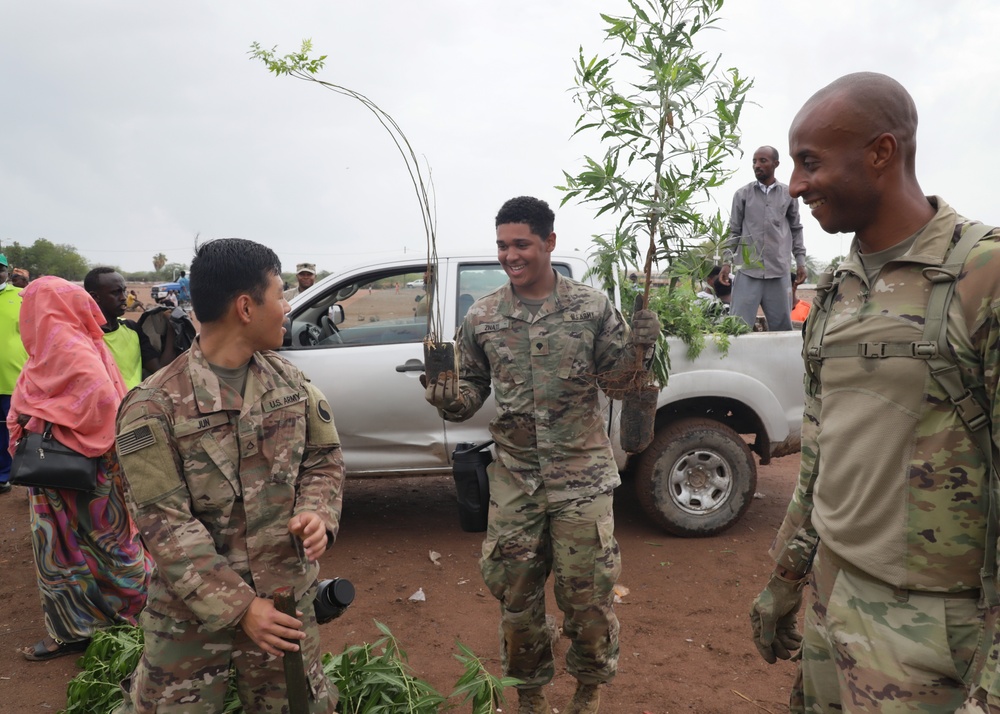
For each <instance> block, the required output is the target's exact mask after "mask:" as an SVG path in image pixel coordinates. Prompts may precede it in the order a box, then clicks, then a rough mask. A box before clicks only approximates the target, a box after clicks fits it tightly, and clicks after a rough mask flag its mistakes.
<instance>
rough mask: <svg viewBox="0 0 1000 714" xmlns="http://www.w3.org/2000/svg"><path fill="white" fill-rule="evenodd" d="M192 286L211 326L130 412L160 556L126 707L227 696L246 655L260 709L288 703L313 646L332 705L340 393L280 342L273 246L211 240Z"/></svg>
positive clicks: (142, 518) (244, 688) (250, 690)
mask: <svg viewBox="0 0 1000 714" xmlns="http://www.w3.org/2000/svg"><path fill="white" fill-rule="evenodd" d="M191 299H192V302H193V307H194V310H195V312H196V314H197V315H198V318H199V320H200V322H201V335H200V336H199V338H198V339H197V340H196V341H195V342H194V344H193V346H192V347H191V349H190V350H189V351H188V352H186V353H184V354H183V355H181V356H180V357H178V358H177V359H176V360H174V362H172V363H171V364H170V365H169V366H168V367H165V368H164V369H162V370H160V371H159V372H158V373H156V374H155V375H153V376H152V377H151V378H149V379H148V380H146V381H145V382H144V383H143V384H142V385H141V386H140V387H139V388H137V389H135V390H133V391H132V392H131V393H130V394H129V395H128V397H127V398H126V399H125V401H124V402H123V404H122V407H121V410H120V411H119V416H118V441H117V444H118V453H119V457H120V459H121V462H122V466H123V467H124V471H125V476H126V481H127V487H128V488H127V495H128V500H129V506H130V509H131V511H132V514H133V516H134V518H135V521H136V524H137V525H138V527H139V530H140V532H141V534H142V538H143V541H144V542H145V543H146V545H147V548H148V550H149V552H150V554H151V555H152V556H153V558H154V560H155V561H156V573H155V575H154V576H153V580H152V582H151V584H150V589H149V598H148V601H147V607H146V610H145V612H144V613H143V615H142V617H141V621H140V622H141V625H142V628H143V635H144V637H145V650H144V652H143V656H142V659H141V660H140V662H139V665H138V666H137V668H136V670H135V672H133V674H132V677H131V678H130V681H129V682H128V683H127V684H126V689H127V690H128V693H127V696H126V700H125V703H124V704H123V705H122V708H121V709H120V710H119V711H121V712H133V711H136V712H153V711H185V712H206V713H207V712H220V711H222V709H223V701H224V699H225V695H226V689H227V683H228V680H229V672H230V668H231V667H232V668H233V670H234V671H235V676H236V680H237V688H238V691H239V696H240V700H241V701H242V703H243V707H244V710H245V711H247V712H265V711H267V712H272V711H275V712H276V711H282V710H283V709H282V706H283V705H286V702H287V693H286V689H285V681H284V672H283V665H282V660H281V657H282V656H283V653H285V652H292V651H297V650H299V649H300V648H301V652H302V655H303V659H304V663H305V667H306V675H307V678H308V684H309V689H310V692H309V694H310V711H311V712H312V714H320V713H323V714H328V713H329V712H333V711H334V707H335V705H336V701H337V693H336V688H335V687H334V686H333V685H332V683H330V682H329V681H328V680H327V678H326V676H325V675H324V674H323V669H322V664H321V662H320V651H319V637H318V631H317V624H316V617H315V612H314V610H313V605H312V602H313V598H314V595H315V590H316V578H317V575H318V572H319V566H318V564H317V563H316V559H317V558H318V557H319V556H320V555H321V554H322V553H323V552H324V551H325V550H326V549H327V548H328V547H329V546H330V544H331V543H332V542H333V539H334V537H335V536H336V534H337V530H338V527H339V519H340V507H341V492H342V487H343V479H344V467H343V459H342V457H341V453H340V445H339V439H338V436H337V431H336V428H335V427H334V423H333V417H332V415H331V412H330V405H329V404H328V403H327V401H326V400H325V398H324V397H323V395H322V394H321V393H320V391H319V390H318V389H317V388H316V387H314V386H313V385H312V384H310V383H309V381H308V380H307V379H306V377H305V375H303V374H302V373H301V372H300V371H299V370H298V369H296V368H295V367H293V366H292V365H291V364H289V363H288V362H286V361H285V360H284V359H283V358H281V357H279V356H278V355H276V354H275V353H273V352H271V351H270V350H272V349H275V348H276V347H279V346H280V345H281V343H282V337H283V333H284V327H283V323H284V320H285V314H286V313H287V311H288V303H287V302H286V301H285V299H284V298H283V296H282V281H281V264H280V262H279V260H278V257H277V256H276V255H275V254H274V252H273V251H271V250H270V249H269V248H267V247H265V246H263V245H260V244H257V243H253V242H251V241H246V240H240V239H236V238H228V239H222V240H215V241H212V242H209V243H206V244H204V245H202V246H201V247H199V249H198V251H197V254H196V256H195V258H194V261H193V262H192V264H191ZM281 586H290V587H292V588H294V592H295V598H296V602H297V609H298V614H297V617H291V616H289V615H285V614H283V613H281V612H280V611H279V610H277V609H276V608H275V606H274V603H273V601H272V599H271V598H272V596H273V595H274V592H275V590H276V589H277V588H279V587H281ZM158 707H159V708H158Z"/></svg>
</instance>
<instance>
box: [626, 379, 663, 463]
mask: <svg viewBox="0 0 1000 714" xmlns="http://www.w3.org/2000/svg"><path fill="white" fill-rule="evenodd" d="M659 395H660V390H658V389H657V388H656V387H652V386H648V387H644V388H643V389H641V390H640V391H637V392H629V393H628V394H626V395H625V398H624V399H623V400H622V422H621V427H622V428H621V446H622V448H623V449H624V450H625V451H627V452H628V453H630V454H638V453H639V452H640V451H642V450H643V449H645V448H646V447H647V446H649V445H650V444H651V443H652V441H653V431H654V429H653V426H654V422H655V420H656V400H657V398H658V397H659Z"/></svg>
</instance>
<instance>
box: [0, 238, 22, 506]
mask: <svg viewBox="0 0 1000 714" xmlns="http://www.w3.org/2000/svg"><path fill="white" fill-rule="evenodd" d="M7 269H8V265H7V256H5V255H4V254H3V253H0V493H8V492H9V491H10V462H11V458H10V453H9V452H8V451H7V446H8V444H9V436H8V433H7V412H8V411H10V395H11V394H13V393H14V383H15V382H16V381H17V376H18V375H19V374H20V373H21V368H22V367H23V366H24V363H25V362H26V361H27V359H28V353H27V352H25V351H24V345H22V344H21V328H20V326H19V325H18V318H19V317H20V315H21V288H18V287H15V286H14V285H13V284H12V283H10V282H7Z"/></svg>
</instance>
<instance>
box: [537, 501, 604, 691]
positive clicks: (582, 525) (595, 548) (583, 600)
mask: <svg viewBox="0 0 1000 714" xmlns="http://www.w3.org/2000/svg"><path fill="white" fill-rule="evenodd" d="M551 528H552V548H553V566H552V569H553V572H554V574H555V594H556V602H557V603H558V604H559V609H560V610H562V611H563V613H564V615H565V618H564V620H563V630H564V632H565V633H566V636H567V637H569V638H570V639H571V640H572V643H571V644H570V649H569V652H567V653H566V666H567V668H568V669H569V671H570V673H571V674H572V675H573V676H575V677H576V678H577V679H579V680H580V681H582V682H587V683H595V684H596V683H602V682H607V681H609V680H610V679H611V678H612V677H613V676H614V674H615V672H616V670H617V667H618V618H617V617H616V616H615V613H614V607H613V600H614V586H615V583H616V582H618V577H619V575H621V552H620V550H619V548H618V542H617V540H615V536H614V528H615V522H614V514H613V513H612V497H611V494H610V493H606V494H601V495H599V496H596V497H592V498H584V499H578V500H575V501H570V502H568V503H567V504H565V505H564V506H563V507H562V508H561V509H560V510H559V512H558V513H555V514H553V515H552V518H551Z"/></svg>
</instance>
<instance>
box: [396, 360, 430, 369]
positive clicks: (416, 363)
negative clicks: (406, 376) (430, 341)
mask: <svg viewBox="0 0 1000 714" xmlns="http://www.w3.org/2000/svg"><path fill="white" fill-rule="evenodd" d="M396 371H397V372H423V371H424V363H423V362H421V361H420V360H418V359H408V360H406V364H397V365H396Z"/></svg>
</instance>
